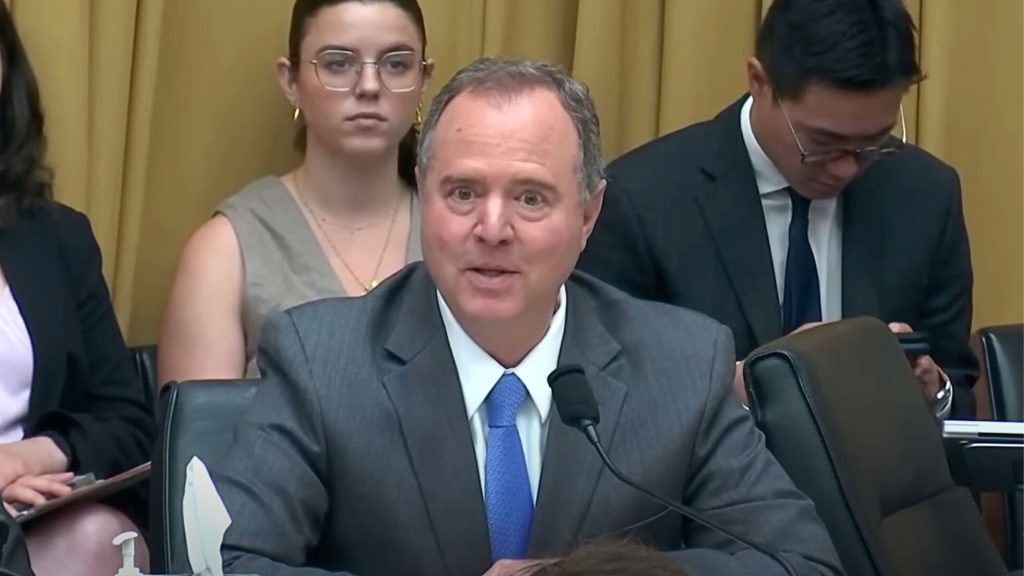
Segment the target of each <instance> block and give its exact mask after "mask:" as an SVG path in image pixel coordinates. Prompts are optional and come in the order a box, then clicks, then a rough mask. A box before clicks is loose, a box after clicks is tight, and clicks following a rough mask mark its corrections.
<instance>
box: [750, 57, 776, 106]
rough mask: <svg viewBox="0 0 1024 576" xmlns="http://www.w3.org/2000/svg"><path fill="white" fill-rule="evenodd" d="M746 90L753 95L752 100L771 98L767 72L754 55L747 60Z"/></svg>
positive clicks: (768, 99)
mask: <svg viewBox="0 0 1024 576" xmlns="http://www.w3.org/2000/svg"><path fill="white" fill-rule="evenodd" d="M747 90H749V91H750V93H751V94H752V95H753V96H754V100H762V99H763V100H764V101H770V100H771V94H772V86H771V83H769V82H768V74H767V73H765V71H764V66H763V65H762V64H761V61H760V60H758V59H757V58H756V57H754V56H751V57H750V59H749V60H747Z"/></svg>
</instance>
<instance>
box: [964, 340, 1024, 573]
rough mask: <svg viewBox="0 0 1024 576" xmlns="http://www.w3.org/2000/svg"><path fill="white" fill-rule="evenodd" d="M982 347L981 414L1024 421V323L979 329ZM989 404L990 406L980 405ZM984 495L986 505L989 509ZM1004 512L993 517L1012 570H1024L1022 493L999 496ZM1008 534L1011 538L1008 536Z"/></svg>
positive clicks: (990, 511)
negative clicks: (982, 403)
mask: <svg viewBox="0 0 1024 576" xmlns="http://www.w3.org/2000/svg"><path fill="white" fill-rule="evenodd" d="M978 341H979V342H980V344H981V346H980V349H981V354H980V356H981V366H982V377H981V378H979V379H978V384H977V386H976V387H978V388H980V387H982V386H984V387H985V389H976V390H975V392H976V394H975V397H976V398H979V406H978V414H979V418H981V417H982V415H985V416H986V417H991V418H992V419H993V420H1012V421H1016V422H1020V421H1024V324H1007V325H1003V326H988V327H985V328H981V329H979V330H978ZM981 402H986V403H987V406H982V405H980V403H981ZM986 498H990V496H987V495H982V499H983V502H982V503H983V506H984V507H985V509H986V511H987V512H988V513H992V512H996V510H992V509H989V508H988V504H987V501H986V500H985V499H986ZM995 498H998V500H1000V501H1001V504H1000V506H1001V508H1002V511H1001V512H1000V513H995V514H991V516H992V518H991V520H992V521H994V522H995V526H997V527H998V528H997V531H998V532H1000V533H1001V534H1000V536H1001V537H1000V538H999V542H1001V543H1002V542H1005V546H1006V563H1007V565H1008V566H1009V567H1010V568H1013V569H1019V568H1022V567H1024V496H1022V495H1021V493H1020V492H1016V493H1010V494H1006V495H1005V496H1004V495H996V496H995ZM1007 535H1008V537H1007Z"/></svg>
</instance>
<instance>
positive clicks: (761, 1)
mask: <svg viewBox="0 0 1024 576" xmlns="http://www.w3.org/2000/svg"><path fill="white" fill-rule="evenodd" d="M7 1H8V4H10V5H11V6H12V9H13V12H14V15H15V19H16V21H17V23H18V26H19V29H20V31H21V33H22V36H23V37H24V40H25V42H26V44H27V45H28V50H29V52H30V56H31V58H32V61H33V63H34V65H35V67H36V71H37V73H38V74H39V76H40V82H41V84H42V90H43V101H44V105H45V107H46V111H47V120H48V133H49V137H50V158H51V163H52V164H53V165H54V167H55V168H56V170H57V196H58V198H59V199H60V200H62V201H65V202H67V203H69V204H71V205H73V206H76V207H78V208H80V209H83V210H85V211H86V212H87V213H88V214H89V216H90V218H91V219H92V222H93V226H94V228H95V230H96V234H97V237H98V239H99V241H100V245H101V247H102V249H103V253H104V256H105V264H104V272H105V273H106V275H107V278H108V280H109V281H110V283H111V286H112V288H113V292H114V301H115V306H116V309H117V312H118V316H119V318H120V320H121V323H122V325H123V326H124V327H125V328H126V331H127V333H128V337H129V340H130V341H132V342H134V343H143V342H151V341H153V340H154V338H155V336H156V328H157V323H158V322H159V318H160V314H161V312H162V308H163V302H164V298H165V297H166V294H167V290H168V288H169V284H170V281H171V277H172V274H173V271H174V267H175V264H176V261H177V256H178V252H179V250H180V248H181V246H182V244H183V243H184V241H185V239H186V238H187V237H188V235H189V234H190V233H191V231H192V230H193V229H194V228H195V227H196V226H197V225H198V224H199V223H200V222H202V221H203V220H204V219H205V218H207V217H208V216H209V214H210V212H211V210H212V209H213V207H214V206H215V205H216V204H217V203H218V202H219V201H220V200H221V199H223V198H225V197H226V196H228V195H230V194H231V193H233V192H234V191H236V190H238V189H239V188H240V187H241V186H242V185H244V184H245V183H246V182H248V181H250V180H252V179H254V178H256V177H258V176H260V175H263V174H266V173H280V172H283V171H285V170H287V169H288V168H289V167H290V166H292V165H293V164H294V163H295V162H296V161H297V158H296V156H295V154H294V153H293V151H292V150H291V141H292V130H293V127H292V124H291V111H290V110H289V109H288V106H287V102H286V101H285V100H284V98H283V97H282V96H281V95H280V92H279V90H278V87H277V84H276V81H275V78H274V74H273V62H274V59H275V57H277V56H278V55H280V54H282V53H283V52H284V51H285V45H286V36H287V25H288V17H289V14H290V10H291V4H292V1H291V0H216V1H211V0H172V1H169V2H165V1H164V0H46V1H41V0H7ZM420 1H421V4H422V6H423V9H424V11H425V13H426V16H427V28H428V35H429V48H428V52H429V55H430V56H431V57H433V58H434V59H435V60H437V62H438V66H437V70H436V76H435V80H434V85H433V86H432V89H431V93H433V92H435V91H436V89H437V88H438V87H439V86H440V85H441V84H442V83H443V82H444V80H445V79H447V78H448V77H449V76H450V75H451V73H452V72H454V71H455V70H456V69H458V68H459V67H461V66H462V65H464V64H466V63H468V62H470V61H471V60H473V59H474V58H476V57H478V56H481V55H496V54H505V55H522V56H529V57H534V58H544V59H549V60H555V61H558V62H561V63H563V64H564V65H565V66H566V67H567V68H569V69H570V70H571V71H572V72H573V74H574V75H576V76H577V77H578V78H580V79H582V80H584V81H586V82H587V83H588V84H590V86H591V88H592V90H593V94H594V99H595V101H596V102H597V106H598V110H599V112H600V115H601V121H602V128H603V132H604V146H605V153H606V156H607V157H608V158H609V159H612V158H614V157H615V156H617V155H618V154H620V153H622V152H624V151H626V150H628V149H630V148H632V147H634V146H636V145H637V144H640V143H642V142H644V141H647V140H649V139H651V138H654V137H655V136H657V135H660V134H664V133H666V132H669V131H672V130H674V129H676V128H678V127H680V126H683V125H685V124H688V123H691V122H694V121H698V120H701V119H705V118H708V117H710V116H711V115H712V114H714V113H715V112H716V111H718V110H719V109H721V108H723V107H725V106H726V105H727V104H729V103H730V102H732V101H733V100H734V99H735V98H737V97H738V96H739V94H740V93H741V92H742V91H743V90H744V88H745V73H744V62H745V60H746V58H747V57H748V56H749V55H750V53H751V52H752V50H753V42H754V33H755V30H756V27H757V23H758V21H759V19H760V18H761V16H762V14H763V13H764V10H766V9H767V6H768V5H769V4H770V0H728V1H722V0H420ZM907 5H908V7H909V9H910V10H911V13H912V14H914V16H915V18H916V20H917V22H918V25H919V28H920V34H921V57H922V62H923V64H924V68H925V69H926V71H927V73H928V76H929V78H928V80H927V81H926V82H925V83H924V84H922V85H921V87H920V88H919V89H915V90H913V91H911V93H910V94H908V97H907V99H906V102H905V110H906V113H907V121H908V130H909V131H910V135H911V138H912V139H913V140H915V141H916V142H918V143H919V144H921V145H922V146H924V147H925V148H927V149H929V150H931V151H932V152H934V153H935V154H937V155H938V156H939V157H941V158H943V159H945V160H946V161H947V162H949V163H951V164H952V165H953V166H955V167H956V168H957V169H958V170H959V171H960V175H961V177H962V179H963V187H964V196H965V210H966V213H967V219H968V227H969V232H970V234H971V240H972V250H973V255H974V263H975V273H976V295H975V301H976V315H975V325H976V326H981V325H986V324H993V323H999V322H1021V321H1022V320H1024V303H1022V302H1024V286H1022V280H1024V244H1022V240H1024V236H1022V234H1024V233H1022V220H1024V214H1022V213H1024V206H1022V202H1024V200H1022V197H1024V174H1022V158H1024V144H1022V140H1021V128H1022V120H1024V118H1022V109H1021V104H1020V103H1021V102H1022V101H1024V87H1022V68H1024V66H1022V48H1024V47H1022V37H1024V29H1022V28H1024V27H1022V20H1024V9H1022V3H1021V2H1020V0H985V1H984V2H963V1H961V0H908V1H907ZM907 217H908V218H913V214H908V215H907Z"/></svg>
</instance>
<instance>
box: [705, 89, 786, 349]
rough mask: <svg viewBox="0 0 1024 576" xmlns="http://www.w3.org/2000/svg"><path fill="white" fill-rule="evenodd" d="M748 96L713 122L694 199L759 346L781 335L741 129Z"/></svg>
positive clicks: (758, 206)
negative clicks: (704, 181) (702, 181)
mask: <svg viewBox="0 0 1024 576" xmlns="http://www.w3.org/2000/svg"><path fill="white" fill-rule="evenodd" d="M745 99H746V96H744V97H743V98H742V99H740V100H739V101H738V102H736V103H735V104H733V105H732V106H730V107H729V108H727V109H726V110H724V111H723V112H722V113H720V114H719V115H718V116H717V117H715V119H714V120H712V122H713V124H714V132H715V138H714V141H712V142H710V145H709V146H708V154H707V156H706V157H704V158H703V159H702V167H703V171H704V173H705V174H706V175H707V176H708V179H709V182H708V185H707V186H704V187H701V188H700V189H699V190H698V191H697V194H696V195H695V197H696V199H697V204H698V206H699V207H700V210H701V214H702V215H703V217H704V220H705V221H706V222H707V225H708V228H709V229H710V230H711V234H712V236H713V237H714V240H715V242H714V244H715V247H716V248H717V250H718V255H719V257H720V258H721V260H722V263H723V265H724V266H725V270H726V273H727V274H728V276H729V279H730V282H731V284H732V289H733V291H734V292H735V293H736V296H737V298H738V299H739V301H740V306H741V307H742V309H743V314H744V316H746V318H747V322H748V323H749V324H750V327H751V329H752V331H753V332H754V336H755V337H756V338H757V343H758V344H763V343H765V342H768V341H770V340H774V339H776V338H778V337H780V336H782V310H781V308H780V307H779V300H778V291H777V289H776V286H775V271H774V268H773V266H772V254H771V247H770V246H769V244H768V230H767V228H766V226H765V223H764V211H763V209H762V208H761V201H760V198H759V197H758V193H757V183H756V181H755V179H754V169H753V167H752V166H751V164H750V156H749V154H748V153H747V149H746V145H745V144H744V142H743V133H742V132H741V131H740V118H739V114H740V110H741V108H742V106H743V102H744V101H745Z"/></svg>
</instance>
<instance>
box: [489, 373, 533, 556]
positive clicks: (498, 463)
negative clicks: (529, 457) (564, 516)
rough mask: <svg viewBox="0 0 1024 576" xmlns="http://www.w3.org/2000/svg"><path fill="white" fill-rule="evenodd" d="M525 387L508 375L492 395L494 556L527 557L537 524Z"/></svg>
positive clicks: (491, 442) (491, 513) (491, 458)
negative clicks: (523, 411)
mask: <svg viewBox="0 0 1024 576" xmlns="http://www.w3.org/2000/svg"><path fill="white" fill-rule="evenodd" d="M527 394H528V393H527V391H526V385H524V384H523V381H522V380H520V379H519V377H518V376H516V375H515V374H513V373H511V372H510V373H508V374H505V375H503V376H502V377H501V379H500V380H498V383H497V384H495V386H494V388H492V389H491V393H490V394H488V395H487V400H486V403H487V428H488V431H487V457H486V463H485V465H484V477H485V479H486V481H485V483H484V491H485V495H484V500H485V504H486V508H487V529H488V532H489V533H490V540H491V560H493V561H498V560H501V559H505V558H509V559H517V558H525V557H526V544H527V542H528V541H529V540H530V525H531V524H532V523H533V494H532V492H531V489H530V476H529V474H528V472H527V469H526V455H525V454H524V453H523V443H522V442H521V441H520V439H519V429H518V428H517V427H516V415H518V414H519V407H520V406H522V404H523V402H524V401H525V400H526V396H527Z"/></svg>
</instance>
